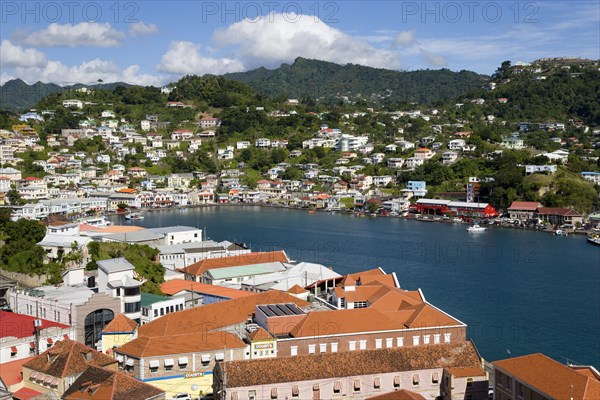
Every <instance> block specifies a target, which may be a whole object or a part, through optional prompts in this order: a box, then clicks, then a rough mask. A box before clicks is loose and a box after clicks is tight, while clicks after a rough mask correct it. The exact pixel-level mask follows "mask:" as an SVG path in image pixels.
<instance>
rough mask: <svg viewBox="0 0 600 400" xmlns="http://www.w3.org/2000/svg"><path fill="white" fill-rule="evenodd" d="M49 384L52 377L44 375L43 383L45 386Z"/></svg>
mask: <svg viewBox="0 0 600 400" xmlns="http://www.w3.org/2000/svg"><path fill="white" fill-rule="evenodd" d="M50 382H52V377H51V376H50V375H46V377H45V378H44V383H45V384H46V385H49V384H50Z"/></svg>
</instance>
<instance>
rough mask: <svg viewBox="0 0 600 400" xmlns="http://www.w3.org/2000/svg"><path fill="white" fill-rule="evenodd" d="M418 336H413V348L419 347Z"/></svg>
mask: <svg viewBox="0 0 600 400" xmlns="http://www.w3.org/2000/svg"><path fill="white" fill-rule="evenodd" d="M419 339H420V336H413V346H418V345H419Z"/></svg>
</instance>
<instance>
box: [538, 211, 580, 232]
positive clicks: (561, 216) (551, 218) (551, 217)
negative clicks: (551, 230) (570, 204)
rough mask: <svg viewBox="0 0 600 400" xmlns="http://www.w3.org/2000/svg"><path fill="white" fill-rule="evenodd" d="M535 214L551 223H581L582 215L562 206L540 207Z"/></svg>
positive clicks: (573, 224) (574, 224)
mask: <svg viewBox="0 0 600 400" xmlns="http://www.w3.org/2000/svg"><path fill="white" fill-rule="evenodd" d="M535 216H536V217H537V218H539V219H541V220H542V221H546V222H548V223H549V224H551V225H558V226H560V225H571V226H573V227H574V226H576V225H581V224H582V223H583V216H582V215H581V214H580V213H578V212H577V211H575V210H573V209H571V208H564V207H540V208H538V209H537V211H536V213H535Z"/></svg>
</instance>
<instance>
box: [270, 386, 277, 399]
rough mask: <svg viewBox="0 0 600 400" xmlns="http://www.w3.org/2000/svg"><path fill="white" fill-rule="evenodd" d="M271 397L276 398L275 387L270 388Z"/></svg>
mask: <svg viewBox="0 0 600 400" xmlns="http://www.w3.org/2000/svg"><path fill="white" fill-rule="evenodd" d="M271 398H272V399H276V398H277V388H271Z"/></svg>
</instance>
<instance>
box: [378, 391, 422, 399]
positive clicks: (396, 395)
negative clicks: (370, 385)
mask: <svg viewBox="0 0 600 400" xmlns="http://www.w3.org/2000/svg"><path fill="white" fill-rule="evenodd" d="M367 400H425V397H423V396H421V395H420V394H419V393H415V392H411V391H410V390H406V389H400V390H396V391H393V392H388V393H383V394H380V395H377V396H373V397H367Z"/></svg>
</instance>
